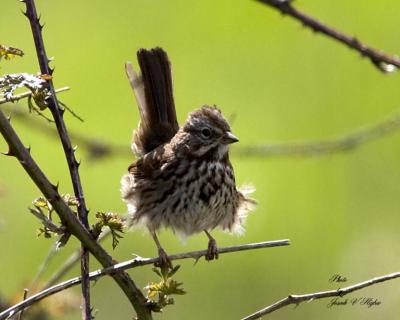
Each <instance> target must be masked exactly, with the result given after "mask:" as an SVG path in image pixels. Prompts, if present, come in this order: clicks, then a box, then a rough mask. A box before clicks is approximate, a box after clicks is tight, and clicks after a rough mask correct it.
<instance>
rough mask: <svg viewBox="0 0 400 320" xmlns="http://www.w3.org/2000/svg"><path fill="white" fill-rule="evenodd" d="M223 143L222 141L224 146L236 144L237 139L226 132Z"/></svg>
mask: <svg viewBox="0 0 400 320" xmlns="http://www.w3.org/2000/svg"><path fill="white" fill-rule="evenodd" d="M223 141H224V142H225V143H226V144H230V143H235V142H238V141H239V139H238V138H237V137H236V136H235V135H234V134H233V133H232V132H230V131H227V132H225V135H224V138H223Z"/></svg>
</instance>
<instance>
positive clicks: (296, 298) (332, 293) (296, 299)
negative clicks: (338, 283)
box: [242, 272, 400, 320]
mask: <svg viewBox="0 0 400 320" xmlns="http://www.w3.org/2000/svg"><path fill="white" fill-rule="evenodd" d="M399 277H400V272H395V273H391V274H387V275H384V276H381V277H376V278H373V279H370V280H366V281H364V282H360V283H357V284H355V285H352V286H349V287H345V288H341V289H337V290H329V291H321V292H315V293H308V294H302V295H292V294H291V295H289V296H287V297H286V298H284V299H282V300H279V301H277V302H275V303H274V304H271V305H270V306H268V307H266V308H264V309H261V310H259V311H257V312H255V313H253V314H251V315H249V316H247V317H244V318H243V319H242V320H254V319H260V318H261V317H262V316H265V315H266V314H269V313H271V312H274V311H276V310H278V309H281V308H283V307H286V306H288V305H291V304H295V305H298V304H300V303H301V302H304V301H309V302H311V301H313V300H317V299H323V298H330V297H343V296H344V295H346V294H349V293H351V292H353V291H356V290H360V289H363V288H366V287H369V286H372V285H374V284H377V283H380V282H385V281H388V280H392V279H396V278H399Z"/></svg>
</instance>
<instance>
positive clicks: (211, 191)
mask: <svg viewBox="0 0 400 320" xmlns="http://www.w3.org/2000/svg"><path fill="white" fill-rule="evenodd" d="M137 58H138V61H139V66H140V69H141V75H137V74H136V73H134V72H133V71H132V72H133V79H131V83H132V82H133V88H134V92H135V96H136V100H137V103H138V106H139V111H140V123H139V125H138V128H137V130H136V131H135V132H134V138H133V144H132V148H133V150H134V152H135V153H136V154H137V156H138V159H137V160H136V161H135V162H133V163H132V164H131V165H130V166H129V168H128V173H127V174H126V175H124V176H123V177H122V180H121V192H122V197H123V200H124V201H125V202H126V203H127V205H128V211H129V213H130V214H131V215H132V222H134V223H139V222H140V223H143V224H144V225H146V226H147V228H148V229H149V231H150V233H151V234H152V236H153V238H154V241H155V243H156V245H157V248H158V253H159V257H160V259H159V262H160V264H164V265H165V264H166V265H169V266H171V263H170V261H169V258H168V256H167V254H166V253H165V251H164V249H163V248H162V246H161V244H160V242H159V240H158V238H157V235H156V231H157V230H158V229H160V228H161V227H167V228H171V229H172V230H173V231H174V232H177V233H180V234H181V235H184V236H188V235H192V234H194V233H199V232H202V231H204V232H205V233H206V235H207V236H208V238H209V242H208V250H207V255H206V259H207V260H212V259H214V258H216V259H217V258H218V249H217V245H216V242H215V240H214V238H213V237H212V236H211V235H210V231H211V230H213V229H214V228H216V227H219V228H221V229H223V230H228V231H233V232H241V231H242V230H243V228H242V224H243V221H244V219H245V217H246V214H247V212H248V211H249V210H251V208H252V206H253V205H254V204H255V201H254V200H252V199H250V198H248V197H247V194H248V193H250V192H251V191H250V190H242V191H240V190H239V189H238V188H237V187H236V184H235V176H234V172H233V168H232V165H231V163H230V161H229V156H228V145H229V144H231V143H234V142H237V141H238V139H237V138H236V137H235V136H234V135H233V134H232V132H231V128H230V126H229V124H228V122H227V121H226V120H225V118H224V117H223V116H222V114H221V111H220V110H219V109H217V108H216V107H210V106H203V107H202V108H200V109H198V110H195V111H193V112H192V113H190V114H189V117H188V119H187V120H186V122H185V123H184V125H183V126H182V127H181V128H179V125H178V122H177V118H176V112H175V104H174V98H173V92H172V91H173V90H172V75H171V67H170V63H169V60H168V57H167V54H166V53H165V51H164V50H163V49H161V48H154V49H150V50H146V49H140V50H139V51H138V53H137ZM247 191H249V192H247Z"/></svg>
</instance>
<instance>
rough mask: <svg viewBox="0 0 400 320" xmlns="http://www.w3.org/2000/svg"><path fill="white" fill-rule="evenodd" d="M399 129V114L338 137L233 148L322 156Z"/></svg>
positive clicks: (266, 153) (241, 152) (239, 151)
mask: <svg viewBox="0 0 400 320" xmlns="http://www.w3.org/2000/svg"><path fill="white" fill-rule="evenodd" d="M399 129H400V115H399V114H395V115H394V116H392V117H390V118H388V119H385V120H383V121H381V122H378V123H377V124H375V125H370V126H367V127H364V128H359V129H356V130H355V131H353V132H351V133H349V134H346V135H343V136H341V137H338V138H332V139H326V140H321V141H310V142H293V143H290V142H288V143H276V144H261V145H258V146H245V147H242V148H238V149H234V150H233V151H234V152H235V154H237V155H246V156H250V155H258V156H316V155H318V156H322V155H326V154H331V153H335V152H344V151H349V150H353V149H355V148H357V147H359V146H361V145H362V144H364V143H367V142H370V141H372V140H375V139H378V138H380V137H383V136H385V135H387V134H389V133H392V132H394V131H396V130H399Z"/></svg>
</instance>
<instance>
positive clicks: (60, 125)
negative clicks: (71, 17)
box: [23, 0, 92, 320]
mask: <svg viewBox="0 0 400 320" xmlns="http://www.w3.org/2000/svg"><path fill="white" fill-rule="evenodd" d="M23 2H24V3H25V5H26V12H25V16H26V17H27V18H28V20H29V23H30V25H31V29H32V34H33V39H34V42H35V47H36V53H37V57H38V61H39V65H40V70H41V72H42V74H48V75H52V74H53V71H54V70H52V69H51V68H50V66H49V61H50V60H49V59H48V57H47V54H46V49H45V46H44V42H43V36H42V29H43V26H42V25H41V24H40V18H39V17H38V15H37V11H36V6H35V1H34V0H24V1H23ZM47 87H48V90H49V91H50V93H51V95H50V97H49V99H48V100H47V103H48V107H49V109H50V111H51V113H52V115H53V118H54V121H55V123H56V126H57V130H58V134H59V136H60V139H61V142H62V146H63V149H64V153H65V156H66V159H67V163H68V168H69V172H70V175H71V180H72V185H73V188H74V194H75V197H76V199H77V200H78V203H79V204H78V216H79V220H80V221H81V222H82V224H83V227H84V228H86V229H87V230H90V227H89V221H88V213H89V211H88V209H87V208H86V203H85V198H84V194H83V188H82V183H81V178H80V175H79V171H78V168H79V163H78V161H77V160H76V158H75V154H74V149H73V148H72V145H71V141H70V139H69V136H68V132H67V128H66V126H65V123H64V119H63V112H64V111H63V109H62V108H60V106H59V102H58V100H57V96H56V91H55V89H54V85H53V81H52V79H51V78H50V79H49V80H47ZM81 273H82V279H83V281H82V297H83V308H82V317H83V319H85V320H92V308H91V306H90V287H89V286H90V282H89V252H88V251H87V249H86V248H85V247H84V245H83V244H82V253H81Z"/></svg>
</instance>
